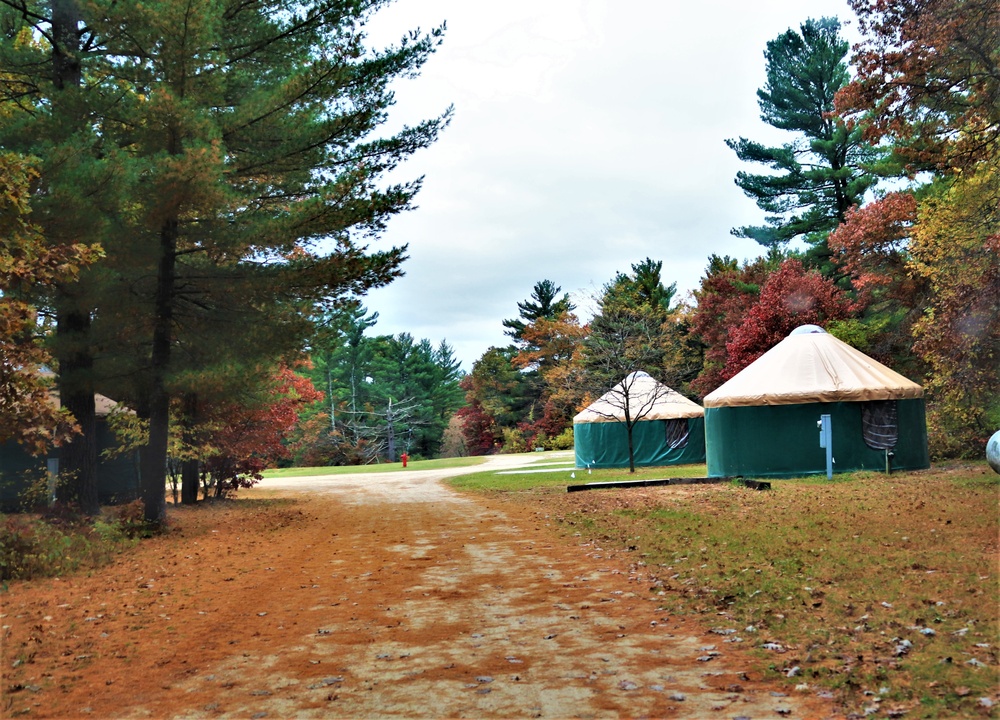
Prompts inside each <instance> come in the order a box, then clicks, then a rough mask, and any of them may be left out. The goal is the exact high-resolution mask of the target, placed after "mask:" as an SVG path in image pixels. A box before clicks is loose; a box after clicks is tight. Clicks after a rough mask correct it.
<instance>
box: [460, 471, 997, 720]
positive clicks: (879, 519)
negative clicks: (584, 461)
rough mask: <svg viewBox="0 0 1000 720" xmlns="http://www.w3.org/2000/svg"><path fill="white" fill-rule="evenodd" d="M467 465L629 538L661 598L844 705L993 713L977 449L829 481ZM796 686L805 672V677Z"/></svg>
mask: <svg viewBox="0 0 1000 720" xmlns="http://www.w3.org/2000/svg"><path fill="white" fill-rule="evenodd" d="M569 473H570V471H569V470H567V472H565V473H561V472H560V473H539V474H528V473H519V474H514V475H496V474H494V473H477V474H475V475H466V476H462V477H459V478H454V479H453V480H450V481H449V482H450V483H451V484H452V485H453V486H455V487H458V488H463V489H467V490H473V491H479V492H491V493H498V492H505V493H516V495H514V497H516V498H518V499H519V500H520V501H524V500H529V501H530V502H532V503H535V504H537V505H539V506H543V507H545V508H546V512H548V513H550V514H551V515H552V516H553V517H555V518H557V519H558V520H559V522H560V523H561V524H562V526H563V527H564V528H565V529H566V530H567V531H568V532H570V533H574V534H580V535H581V536H582V537H583V538H585V539H588V540H591V541H593V542H595V543H600V545H601V546H603V547H605V548H607V549H617V550H620V551H630V552H631V553H632V554H633V555H634V557H635V562H636V564H637V565H642V566H644V572H645V574H646V575H647V576H648V577H651V578H652V580H651V581H650V592H652V593H655V594H656V595H658V596H661V597H662V599H663V608H664V609H665V610H667V611H671V612H677V613H684V614H698V615H701V616H702V617H704V619H705V621H706V623H707V624H709V626H710V627H711V628H713V629H714V630H715V631H716V632H718V633H719V634H720V638H719V641H720V643H722V642H741V643H745V644H746V645H749V646H751V647H752V648H754V650H753V653H754V654H755V656H756V658H757V662H758V663H759V668H760V669H762V670H764V671H766V672H768V673H769V674H772V675H774V676H776V677H780V678H784V680H785V682H787V683H788V684H789V686H790V689H793V688H794V687H796V686H799V689H800V690H806V689H808V690H809V691H816V690H820V691H826V692H829V693H832V694H833V696H834V697H836V698H837V699H838V700H839V701H840V702H841V703H842V706H843V709H844V711H845V713H857V714H859V715H862V714H872V715H874V716H877V717H902V716H904V715H905V717H908V718H911V717H927V718H936V717H970V716H971V717H980V716H995V715H996V713H997V710H998V709H1000V705H998V704H997V703H998V701H1000V696H998V683H1000V675H998V664H997V646H998V642H1000V617H998V616H1000V591H998V587H1000V571H998V532H1000V511H998V500H1000V476H997V475H996V474H995V473H993V471H992V470H990V469H989V467H988V466H987V465H986V464H985V463H982V462H980V463H965V464H949V465H941V466H936V467H935V468H933V469H931V470H928V471H921V472H912V473H894V474H892V475H883V474H880V473H852V474H845V475H837V476H835V477H834V479H833V480H832V481H827V480H826V479H825V477H824V478H820V479H813V478H810V479H790V480H775V481H773V483H772V486H773V487H772V489H771V490H769V491H753V490H748V489H746V488H743V487H739V486H736V485H734V484H729V483H727V484H721V485H709V486H675V487H665V488H637V489H604V490H595V491H588V492H580V493H569V494H568V493H565V490H564V489H565V486H566V485H568V484H574V483H582V482H596V481H608V480H616V479H641V478H647V479H651V478H662V477H670V476H673V477H678V476H692V477H693V476H699V475H700V476H703V475H704V466H687V467H680V468H647V469H642V470H640V471H639V472H637V473H636V475H634V476H630V475H629V474H628V472H627V471H625V472H622V471H615V470H599V471H598V470H595V471H594V472H593V473H592V474H590V475H588V474H587V473H586V471H583V472H581V471H579V470H576V471H575V473H576V478H575V479H571V478H570V477H569ZM802 686H805V687H802Z"/></svg>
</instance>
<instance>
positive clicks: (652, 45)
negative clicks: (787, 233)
mask: <svg viewBox="0 0 1000 720" xmlns="http://www.w3.org/2000/svg"><path fill="white" fill-rule="evenodd" d="M824 16H836V17H839V18H840V19H841V22H842V23H843V22H845V21H850V20H853V14H852V13H851V11H850V8H849V7H848V6H847V4H846V2H845V1H844V0H757V2H747V1H746V0H698V1H697V2H685V3H680V2H676V0H632V1H631V2H620V1H618V2H612V0H505V1H504V2H488V1H477V0H397V1H396V2H395V3H394V5H392V6H390V7H389V8H387V9H386V10H383V11H381V12H380V13H379V15H378V16H377V18H376V20H375V22H374V23H373V24H372V25H371V26H370V29H369V34H370V38H371V40H372V41H373V44H376V45H384V44H386V43H387V42H392V41H395V40H397V39H398V38H399V37H400V36H401V35H402V34H403V32H405V31H406V30H408V29H413V28H416V27H420V28H422V29H424V30H428V29H430V28H432V27H434V26H436V25H438V24H440V23H441V22H442V21H446V22H447V26H448V28H447V33H446V37H445V41H444V44H443V45H442V46H441V47H440V48H439V49H438V51H437V52H436V53H435V54H434V55H433V56H432V57H431V59H430V60H429V61H428V63H427V64H426V66H425V67H424V69H423V72H422V73H421V75H420V77H419V78H417V79H413V80H406V81H402V82H400V83H398V84H397V85H395V86H394V89H395V91H396V95H397V104H396V107H395V108H394V109H393V113H392V116H393V121H392V125H391V127H395V126H396V125H397V124H398V123H403V122H405V123H410V124H412V123H415V122H418V121H419V120H421V119H424V118H428V117H432V116H435V115H437V114H439V113H440V112H441V111H443V110H444V109H445V108H446V107H447V106H448V105H451V104H453V105H454V106H455V116H454V119H453V121H452V123H451V125H450V126H449V127H448V129H447V130H445V132H444V133H443V135H442V136H441V138H440V140H438V142H437V143H435V144H434V145H433V146H432V147H430V148H429V149H427V150H424V151H422V152H421V153H419V154H418V155H416V156H414V157H412V158H411V159H410V160H409V161H407V162H406V163H405V165H404V168H403V172H402V174H401V176H399V177H398V178H396V179H404V178H413V177H417V176H420V175H423V176H425V180H424V187H423V190H422V191H421V193H420V195H419V196H418V197H417V205H418V206H419V207H418V208H417V209H416V210H414V211H412V212H409V213H406V214H404V215H401V216H398V217H396V218H394V219H393V220H392V221H391V223H390V226H389V230H388V232H387V233H386V234H385V235H384V236H383V239H382V240H381V241H379V243H378V244H377V245H376V247H386V246H387V245H389V244H392V245H401V244H408V245H409V255H410V259H409V260H408V261H407V262H406V263H405V265H404V270H405V272H406V275H405V277H403V278H400V279H399V280H396V281H395V282H394V283H392V284H391V285H390V286H388V287H386V288H382V289H378V290H375V291H372V292H371V293H370V294H369V295H368V296H367V297H366V298H365V300H364V303H365V305H366V306H367V307H368V308H369V309H370V310H374V311H378V313H379V320H378V324H377V325H376V326H375V327H374V328H373V332H375V333H377V334H392V335H394V334H397V333H400V332H408V333H410V334H411V335H413V336H414V337H415V338H417V339H420V338H427V339H429V340H430V341H431V342H432V343H434V344H435V345H437V344H438V343H439V342H440V341H441V340H447V341H448V343H449V344H450V345H452V346H453V347H454V349H455V355H456V357H457V358H458V359H459V360H461V362H462V365H463V367H464V369H465V370H467V371H469V370H471V369H472V364H473V363H474V362H475V361H476V360H477V359H478V358H479V357H480V356H482V354H483V353H484V352H485V351H486V350H487V349H489V348H490V346H494V345H496V346H503V345H506V344H508V338H506V337H505V336H504V334H503V326H502V325H501V323H502V321H503V320H504V319H505V318H512V317H516V316H517V314H518V310H517V302H518V301H523V300H524V299H526V298H527V297H529V295H530V293H531V290H532V288H533V286H534V284H535V283H536V282H537V281H539V280H542V279H550V280H552V281H553V282H555V283H556V284H557V285H560V286H561V287H562V289H563V291H564V292H569V293H570V295H571V296H572V298H573V300H574V302H576V304H577V305H578V306H580V308H579V311H578V314H579V315H580V316H581V318H582V319H584V320H586V319H587V318H588V317H589V313H588V308H590V307H591V306H592V303H591V301H590V298H591V297H592V296H593V295H594V294H595V292H596V291H597V290H598V289H599V288H600V287H601V286H602V285H603V284H604V283H606V282H608V281H609V280H610V279H611V278H612V277H613V276H614V274H615V272H616V271H622V272H628V271H629V270H630V268H631V265H632V264H633V263H636V262H639V261H641V260H643V259H644V258H646V257H650V258H652V259H654V260H662V261H663V279H664V281H665V282H666V283H670V282H676V283H677V287H678V290H679V292H680V294H681V295H686V294H687V293H689V292H690V291H691V290H693V289H694V288H696V287H697V285H698V281H699V278H700V277H701V276H702V274H703V272H704V269H705V267H706V264H707V258H708V256H709V255H710V254H711V253H717V254H720V255H726V254H728V255H732V256H734V257H737V258H740V259H745V258H751V257H756V256H757V255H759V254H761V250H762V248H761V247H760V246H759V245H757V244H756V243H754V242H753V241H751V240H742V239H739V238H736V237H733V236H732V235H731V234H730V232H729V230H730V228H732V227H734V226H740V225H746V224H759V223H761V222H762V221H763V214H762V213H761V212H760V211H759V210H758V209H757V207H756V205H755V204H754V202H753V201H752V200H751V199H749V198H747V197H746V196H744V195H743V193H742V191H740V189H739V188H737V187H736V185H735V184H734V183H733V178H734V177H735V175H736V172H737V171H738V170H739V169H741V163H740V162H739V161H738V160H737V159H736V157H735V154H734V153H733V152H732V151H731V150H730V149H729V148H728V147H726V145H725V142H724V141H725V139H726V138H736V137H739V136H740V135H742V136H745V137H749V138H752V139H755V140H763V141H767V142H784V141H787V140H789V139H790V137H791V136H789V135H787V134H785V133H780V132H778V131H776V130H774V129H773V128H769V127H768V126H766V125H765V124H764V123H763V122H762V121H761V120H760V117H759V109H758V107H757V97H756V91H757V89H758V88H759V87H761V86H762V85H763V84H764V81H765V76H764V57H763V52H764V48H765V45H766V43H767V41H768V40H771V39H773V38H775V37H776V36H777V35H779V34H780V33H782V32H784V31H785V30H787V29H788V28H789V27H794V28H796V29H797V28H798V26H799V24H800V23H802V22H803V21H804V20H806V19H807V18H809V17H814V18H819V17H824ZM844 34H845V37H847V38H848V39H850V40H852V41H853V40H854V39H856V35H855V28H854V27H853V25H851V26H849V27H847V28H846V29H845V31H844ZM747 169H753V170H759V168H750V167H748V168H747Z"/></svg>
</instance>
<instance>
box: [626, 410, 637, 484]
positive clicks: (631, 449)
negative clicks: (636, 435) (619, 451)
mask: <svg viewBox="0 0 1000 720" xmlns="http://www.w3.org/2000/svg"><path fill="white" fill-rule="evenodd" d="M633 427H635V423H630V422H628V421H626V422H625V434H626V435H628V471H629V473H635V445H634V444H633V443H632V428H633Z"/></svg>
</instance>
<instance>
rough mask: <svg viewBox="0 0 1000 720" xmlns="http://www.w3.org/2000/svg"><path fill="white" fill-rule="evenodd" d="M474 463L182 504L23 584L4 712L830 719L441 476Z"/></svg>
mask: <svg viewBox="0 0 1000 720" xmlns="http://www.w3.org/2000/svg"><path fill="white" fill-rule="evenodd" d="M516 461H517V460H516V458H514V459H512V458H509V457H498V458H493V459H492V460H491V462H492V463H494V465H501V464H504V463H508V464H510V463H513V462H516ZM475 469H478V468H473V470H475ZM463 471H464V472H468V471H469V469H463V470H453V471H437V472H433V471H417V472H412V471H407V472H405V473H391V474H373V475H355V476H332V477H326V478H312V479H294V480H283V481H273V480H269V481H266V482H265V483H264V484H263V485H262V487H261V490H259V491H255V492H254V493H252V495H253V496H254V497H263V496H268V497H277V496H280V497H282V498H287V501H281V502H275V501H273V500H268V501H263V500H262V501H261V502H257V503H251V504H250V506H249V507H248V506H247V504H246V503H242V504H236V503H220V504H218V505H216V506H214V507H201V508H196V509H190V508H176V509H173V508H172V509H171V521H172V523H173V527H174V530H173V531H172V532H170V533H168V534H167V535H166V536H164V537H162V538H157V539H154V540H152V541H149V542H146V543H144V545H143V546H142V547H141V548H140V549H138V550H137V551H136V552H135V553H134V554H132V555H130V556H128V558H127V559H124V560H122V561H120V562H118V563H116V564H115V565H114V566H112V567H110V568H107V569H105V570H102V571H100V572H99V573H95V574H94V575H93V576H91V577H74V578H67V579H61V580H49V581H40V582H34V583H16V584H13V585H12V586H11V588H10V591H9V592H8V593H7V594H6V596H3V597H2V600H3V609H2V613H3V618H2V623H3V628H4V648H3V673H4V698H3V711H4V712H3V714H4V715H5V716H14V715H17V714H19V713H22V712H23V713H26V715H27V716H28V717H120V718H144V717H154V718H159V717H181V718H215V717H234V718H264V717H267V718H286V717H364V718H376V717H619V716H649V717H670V718H673V717H690V718H703V717H711V718H738V717H745V718H773V717H799V718H806V717H808V718H813V717H816V718H819V717H829V716H831V715H832V710H831V709H830V708H829V707H827V706H824V705H822V704H820V703H821V701H819V700H818V699H817V698H815V697H812V696H805V695H798V694H796V695H795V697H787V696H785V695H784V694H782V693H777V692H776V691H775V689H774V688H772V687H768V686H765V685H763V684H761V683H760V682H757V679H756V678H754V677H753V676H752V675H751V674H748V673H746V672H744V668H745V657H746V656H745V655H743V654H742V653H743V652H744V645H741V644H739V643H732V642H726V640H731V639H732V638H733V636H725V635H719V634H711V633H709V632H707V630H708V628H709V627H710V626H704V627H697V626H695V625H694V624H693V622H691V621H680V620H678V619H675V618H672V617H671V616H670V614H669V613H668V612H666V611H664V610H662V609H658V605H660V604H662V603H663V602H664V599H663V598H658V597H657V596H656V595H654V594H652V593H651V592H650V586H649V582H648V580H647V579H646V578H644V577H643V574H642V568H641V567H638V568H636V567H634V566H630V565H628V564H627V563H626V562H625V561H624V560H621V559H619V558H616V557H613V556H609V554H608V553H607V552H606V551H604V550H602V549H600V548H598V547H596V546H593V545H587V544H581V541H580V539H579V538H572V537H569V538H567V537H560V535H559V534H558V532H557V530H556V528H554V527H552V526H550V525H549V524H548V522H547V521H546V518H545V516H544V514H542V513H541V512H537V511H535V510H533V509H532V508H527V507H519V506H516V505H510V504H508V503H503V504H499V503H491V502H487V501H481V500H479V499H470V498H468V497H465V496H461V495H459V494H456V493H454V492H452V491H450V490H448V489H446V488H445V487H444V486H443V485H441V484H440V483H439V482H438V479H440V478H441V477H442V476H443V475H447V474H454V473H458V472H463Z"/></svg>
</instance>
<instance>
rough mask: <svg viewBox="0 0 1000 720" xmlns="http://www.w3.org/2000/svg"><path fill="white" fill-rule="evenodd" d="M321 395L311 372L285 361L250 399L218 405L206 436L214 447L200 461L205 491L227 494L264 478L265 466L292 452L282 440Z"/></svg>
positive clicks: (213, 412)
mask: <svg viewBox="0 0 1000 720" xmlns="http://www.w3.org/2000/svg"><path fill="white" fill-rule="evenodd" d="M322 397H323V394H322V393H321V392H319V391H318V390H316V389H315V388H314V387H313V385H312V383H311V382H310V381H309V379H308V378H305V377H302V376H301V375H297V374H296V373H294V372H292V370H290V369H289V368H287V367H283V368H281V369H280V370H278V372H277V373H276V375H275V376H274V378H273V380H272V382H271V383H270V385H269V386H268V387H267V388H266V389H265V390H264V391H263V392H262V393H261V394H260V396H259V397H257V398H254V399H253V400H252V401H251V402H249V403H246V404H241V403H232V404H225V405H218V406H216V407H214V408H213V409H212V415H213V416H214V417H215V418H217V420H218V421H219V423H220V424H219V425H217V426H216V428H215V429H214V430H213V431H212V432H211V433H209V435H208V438H207V442H206V445H207V446H209V447H211V448H212V450H213V452H212V454H211V455H210V456H209V457H207V458H206V459H205V460H204V462H203V464H202V473H203V477H204V485H205V492H206V496H207V495H208V493H211V494H213V495H214V496H215V497H224V496H226V495H228V494H230V493H232V492H234V491H235V490H237V489H238V488H241V487H252V486H253V485H255V484H256V483H258V482H260V480H261V479H262V475H261V473H262V472H263V471H264V470H266V469H267V468H269V467H273V466H274V464H275V463H277V462H278V461H279V460H282V459H284V458H287V457H289V455H290V453H289V450H288V448H287V447H286V445H285V443H284V440H285V438H286V437H287V436H288V434H289V433H290V432H291V430H292V428H294V427H295V424H296V422H297V421H298V414H299V411H300V410H301V409H302V408H303V407H305V406H306V405H308V404H310V403H313V402H316V401H317V400H320V399H322Z"/></svg>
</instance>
